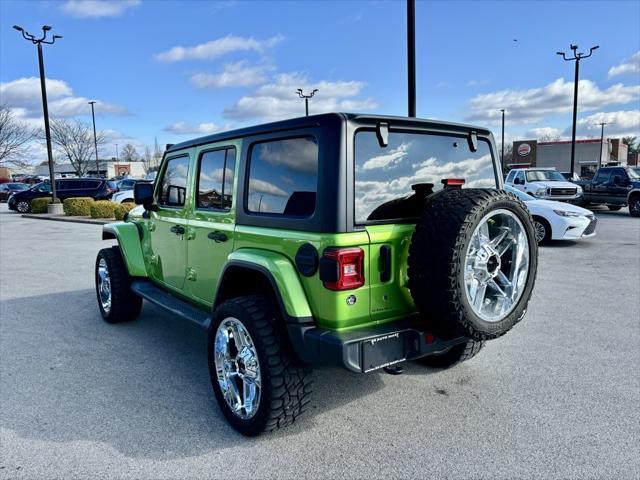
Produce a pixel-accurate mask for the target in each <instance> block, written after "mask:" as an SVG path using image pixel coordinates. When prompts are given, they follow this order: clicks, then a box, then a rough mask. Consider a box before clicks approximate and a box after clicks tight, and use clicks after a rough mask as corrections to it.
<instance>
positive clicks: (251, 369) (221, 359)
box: [214, 317, 262, 420]
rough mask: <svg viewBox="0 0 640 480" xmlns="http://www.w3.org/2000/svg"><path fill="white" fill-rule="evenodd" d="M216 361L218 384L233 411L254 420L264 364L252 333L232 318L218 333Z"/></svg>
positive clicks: (244, 418)
mask: <svg viewBox="0 0 640 480" xmlns="http://www.w3.org/2000/svg"><path fill="white" fill-rule="evenodd" d="M214 362H215V365H216V376H217V378H218V385H219V386H220V390H222V396H223V397H224V399H225V401H226V402H227V405H228V406H229V408H230V409H231V411H232V412H233V413H234V414H235V415H236V416H238V417H239V418H241V419H243V420H248V419H250V418H252V417H253V416H254V415H255V414H256V412H257V410H258V405H259V403H260V393H261V390H262V386H261V376H260V362H259V360H258V353H257V351H256V347H255V345H254V343H253V340H252V339H251V335H249V331H248V330H247V329H246V328H245V326H244V325H243V324H242V323H241V322H240V320H238V319H236V318H232V317H228V318H225V319H224V320H223V321H222V322H221V323H220V325H219V326H218V330H217V331H216V338H215V347H214Z"/></svg>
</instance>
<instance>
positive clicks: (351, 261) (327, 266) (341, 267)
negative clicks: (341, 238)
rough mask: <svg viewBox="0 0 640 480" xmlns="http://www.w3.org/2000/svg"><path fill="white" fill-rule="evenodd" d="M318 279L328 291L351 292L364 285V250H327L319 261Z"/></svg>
mask: <svg viewBox="0 0 640 480" xmlns="http://www.w3.org/2000/svg"><path fill="white" fill-rule="evenodd" d="M320 279H321V280H322V283H323V285H324V286H325V288H328V289H329V290H351V289H354V288H358V287H361V286H362V285H364V250H362V249H361V248H327V249H326V250H325V251H324V253H323V255H322V258H321V259H320Z"/></svg>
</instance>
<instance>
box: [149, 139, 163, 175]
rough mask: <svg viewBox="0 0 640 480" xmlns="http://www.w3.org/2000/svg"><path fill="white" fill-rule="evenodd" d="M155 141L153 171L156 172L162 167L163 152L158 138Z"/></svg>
mask: <svg viewBox="0 0 640 480" xmlns="http://www.w3.org/2000/svg"><path fill="white" fill-rule="evenodd" d="M153 141H154V145H153V167H152V169H151V170H152V171H155V170H158V168H159V167H160V162H161V161H162V150H160V146H159V145H158V138H157V137H156V138H154V139H153Z"/></svg>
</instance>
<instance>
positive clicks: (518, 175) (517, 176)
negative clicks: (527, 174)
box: [516, 170, 524, 185]
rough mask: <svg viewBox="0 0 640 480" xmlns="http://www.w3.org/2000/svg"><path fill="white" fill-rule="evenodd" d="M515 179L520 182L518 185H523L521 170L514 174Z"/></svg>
mask: <svg viewBox="0 0 640 480" xmlns="http://www.w3.org/2000/svg"><path fill="white" fill-rule="evenodd" d="M516 178H517V179H518V180H520V185H524V172H523V171H522V170H520V171H519V172H518V173H516Z"/></svg>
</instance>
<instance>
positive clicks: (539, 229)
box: [533, 221, 547, 243]
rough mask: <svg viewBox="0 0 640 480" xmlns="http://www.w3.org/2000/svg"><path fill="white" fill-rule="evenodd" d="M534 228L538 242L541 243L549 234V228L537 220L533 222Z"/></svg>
mask: <svg viewBox="0 0 640 480" xmlns="http://www.w3.org/2000/svg"><path fill="white" fill-rule="evenodd" d="M533 228H534V229H535V231H536V242H537V243H540V242H541V241H543V240H544V237H546V236H547V229H546V228H545V226H544V225H543V224H542V223H540V222H535V221H534V222H533Z"/></svg>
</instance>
